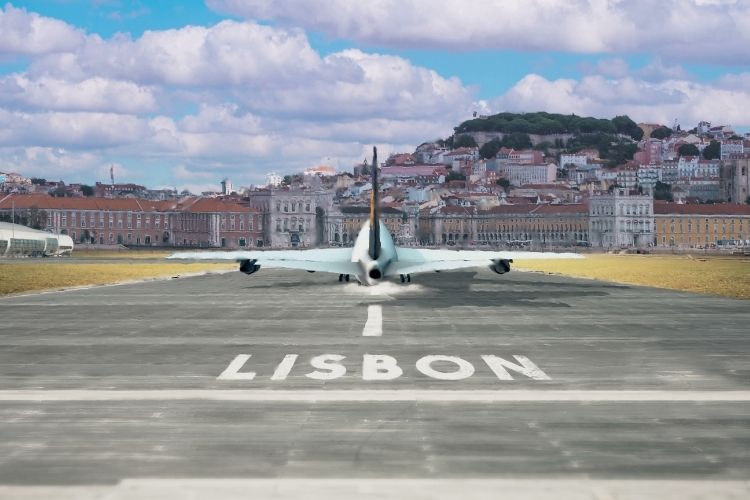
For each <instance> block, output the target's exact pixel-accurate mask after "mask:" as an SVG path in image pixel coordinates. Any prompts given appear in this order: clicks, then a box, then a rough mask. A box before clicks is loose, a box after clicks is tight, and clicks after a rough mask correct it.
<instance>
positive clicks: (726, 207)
mask: <svg viewBox="0 0 750 500" xmlns="http://www.w3.org/2000/svg"><path fill="white" fill-rule="evenodd" d="M654 214H656V215H670V214H674V215H750V205H740V204H736V203H714V204H697V203H695V204H692V203H670V202H655V203H654Z"/></svg>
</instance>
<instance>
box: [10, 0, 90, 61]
mask: <svg viewBox="0 0 750 500" xmlns="http://www.w3.org/2000/svg"><path fill="white" fill-rule="evenodd" d="M83 41H84V34H83V31H81V30H79V29H76V28H74V27H72V26H70V25H69V24H67V23H65V22H63V21H59V20H57V19H53V18H50V17H43V16H40V15H39V14H36V13H33V12H27V11H26V10H25V9H17V8H15V7H13V6H12V5H11V4H6V5H5V7H3V8H0V54H11V55H39V54H46V53H52V52H64V51H68V50H74V49H75V48H77V47H79V46H80V45H81V44H82V43H83Z"/></svg>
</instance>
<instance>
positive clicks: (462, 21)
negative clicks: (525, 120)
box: [207, 0, 750, 64]
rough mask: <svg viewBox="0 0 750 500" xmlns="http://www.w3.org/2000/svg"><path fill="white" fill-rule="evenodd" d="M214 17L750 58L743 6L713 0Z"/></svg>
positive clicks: (291, 3) (494, 43)
mask: <svg viewBox="0 0 750 500" xmlns="http://www.w3.org/2000/svg"><path fill="white" fill-rule="evenodd" d="M207 4H208V5H209V6H210V7H212V8H214V9H215V10H217V11H219V12H224V13H231V14H234V15H238V16H243V17H245V18H248V19H268V20H274V21H278V22H282V23H286V24H289V25H293V26H301V27H304V28H305V29H310V30H313V31H317V32H321V33H325V34H327V35H328V36H331V37H335V38H341V39H347V40H356V41H359V42H364V43H369V44H376V45H385V46H396V47H407V48H415V47H417V48H446V49H454V50H471V49H499V50H508V49H511V50H512V49H517V50H554V51H560V50H562V51H571V52H580V53H614V52H644V51H647V52H654V51H656V52H657V53H661V54H663V55H665V56H667V57H677V58H680V59H682V60H699V61H709V62H723V63H732V64H736V63H740V64H741V63H747V62H748V61H750V51H748V50H747V46H748V44H750V2H744V1H737V2H732V1H720V0H665V1H662V2H659V4H658V7H655V6H654V3H653V1H651V0H628V1H626V2H624V1H619V0H506V1H503V2H497V1H495V0H474V1H473V2H471V3H468V4H467V3H466V2H465V1H463V0H444V1H442V2H440V7H439V8H436V6H435V4H434V2H432V1H431V0H371V1H369V2H356V3H355V2H350V1H348V0H287V1H284V2H277V1H274V0H208V1H207Z"/></svg>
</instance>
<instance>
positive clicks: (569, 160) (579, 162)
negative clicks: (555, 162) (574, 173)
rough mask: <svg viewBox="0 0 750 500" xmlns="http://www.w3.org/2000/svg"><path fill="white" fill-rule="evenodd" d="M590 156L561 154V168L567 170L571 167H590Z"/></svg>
mask: <svg viewBox="0 0 750 500" xmlns="http://www.w3.org/2000/svg"><path fill="white" fill-rule="evenodd" d="M588 160H589V158H588V156H586V155H582V154H575V153H574V154H561V155H560V167H562V168H566V167H568V166H569V165H574V166H576V167H585V166H586V165H588Z"/></svg>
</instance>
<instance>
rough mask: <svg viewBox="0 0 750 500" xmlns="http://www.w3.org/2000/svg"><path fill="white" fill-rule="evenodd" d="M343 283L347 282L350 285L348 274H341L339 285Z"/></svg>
mask: <svg viewBox="0 0 750 500" xmlns="http://www.w3.org/2000/svg"><path fill="white" fill-rule="evenodd" d="M342 281H346V282H347V283H349V275H348V274H339V283H341V282H342Z"/></svg>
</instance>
